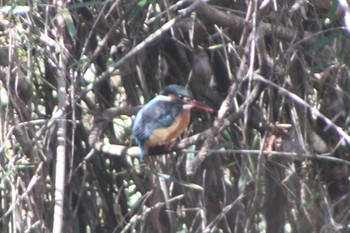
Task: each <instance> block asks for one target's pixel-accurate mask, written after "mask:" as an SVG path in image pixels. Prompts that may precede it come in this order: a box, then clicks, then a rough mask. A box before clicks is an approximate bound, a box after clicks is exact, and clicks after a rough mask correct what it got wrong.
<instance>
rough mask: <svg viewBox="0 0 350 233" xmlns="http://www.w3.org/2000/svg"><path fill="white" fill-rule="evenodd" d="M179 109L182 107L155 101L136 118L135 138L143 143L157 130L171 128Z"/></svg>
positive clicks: (165, 101) (167, 102)
mask: <svg viewBox="0 0 350 233" xmlns="http://www.w3.org/2000/svg"><path fill="white" fill-rule="evenodd" d="M155 102H157V103H156V104H155ZM178 108H181V106H177V105H176V104H173V103H171V102H169V101H167V100H162V99H160V100H159V99H158V100H157V99H156V98H155V99H153V100H152V101H151V102H149V103H148V104H146V105H145V107H143V108H142V109H141V110H140V112H139V113H138V114H137V116H136V118H135V121H134V126H133V133H134V135H135V137H136V138H137V139H138V140H139V141H140V142H141V141H143V140H146V139H148V138H149V137H150V135H151V134H152V132H153V131H154V130H155V129H159V128H166V127H168V126H170V125H171V123H172V122H173V121H174V120H175V118H176V116H177V113H178V111H176V110H177V109H178Z"/></svg>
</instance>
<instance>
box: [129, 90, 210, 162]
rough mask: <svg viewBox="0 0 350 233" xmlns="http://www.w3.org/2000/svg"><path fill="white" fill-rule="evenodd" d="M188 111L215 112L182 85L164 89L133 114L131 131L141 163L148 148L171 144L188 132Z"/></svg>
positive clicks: (189, 112) (189, 114) (189, 116)
mask: <svg viewBox="0 0 350 233" xmlns="http://www.w3.org/2000/svg"><path fill="white" fill-rule="evenodd" d="M191 108H197V109H201V110H204V111H206V112H215V111H216V110H215V109H213V108H211V107H210V106H209V105H206V104H204V103H201V102H198V101H196V100H194V99H193V95H192V93H191V91H189V90H188V89H186V88H184V87H183V86H180V85H176V84H172V85H168V86H166V87H165V88H164V89H163V90H162V91H161V92H160V94H159V95H157V96H156V97H154V98H153V99H152V100H151V101H149V102H148V103H147V104H146V105H145V106H144V107H143V108H141V109H140V110H139V112H138V113H137V114H136V117H135V120H134V124H133V127H132V132H133V135H134V137H135V138H136V141H137V143H138V145H139V147H140V160H142V159H143V157H144V156H145V155H148V150H149V148H150V147H154V146H158V145H162V144H166V143H169V142H171V141H172V140H173V139H175V138H177V137H178V136H180V135H181V134H182V133H183V132H185V130H186V129H187V127H188V125H189V123H190V118H191Z"/></svg>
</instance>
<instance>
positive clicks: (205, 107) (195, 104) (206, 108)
mask: <svg viewBox="0 0 350 233" xmlns="http://www.w3.org/2000/svg"><path fill="white" fill-rule="evenodd" d="M183 102H184V103H185V104H188V105H190V106H191V107H193V108H198V109H201V110H203V111H206V112H216V110H215V109H213V108H212V107H210V106H209V105H207V104H205V103H202V102H199V101H197V100H193V99H191V100H183Z"/></svg>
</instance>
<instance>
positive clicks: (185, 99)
mask: <svg viewBox="0 0 350 233" xmlns="http://www.w3.org/2000/svg"><path fill="white" fill-rule="evenodd" d="M181 99H182V100H183V101H184V102H191V101H192V99H191V98H189V97H182V98H181Z"/></svg>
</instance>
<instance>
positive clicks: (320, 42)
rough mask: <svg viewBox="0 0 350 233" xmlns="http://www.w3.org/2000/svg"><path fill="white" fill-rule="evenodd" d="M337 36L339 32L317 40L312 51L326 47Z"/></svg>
mask: <svg viewBox="0 0 350 233" xmlns="http://www.w3.org/2000/svg"><path fill="white" fill-rule="evenodd" d="M336 37H337V34H335V33H333V34H329V35H328V36H325V37H323V38H321V39H319V40H316V42H315V43H314V44H313V45H312V46H311V51H313V52H316V51H318V50H320V49H322V48H324V47H325V46H326V45H329V44H330V43H331V42H332V41H333V40H334V38H336Z"/></svg>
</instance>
